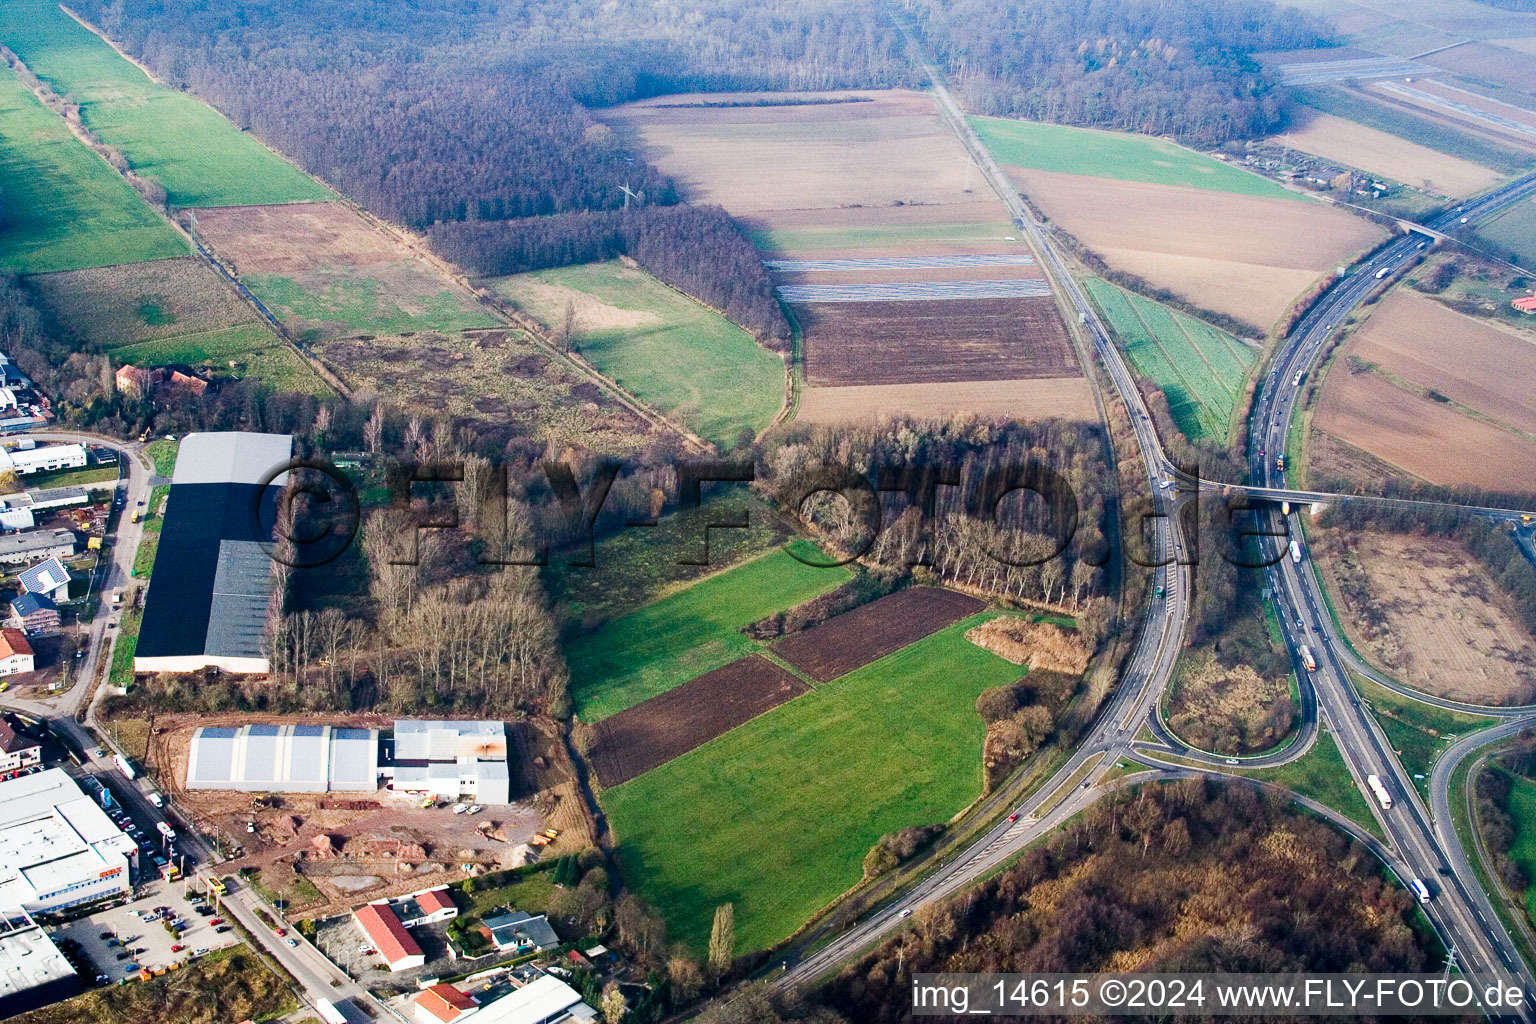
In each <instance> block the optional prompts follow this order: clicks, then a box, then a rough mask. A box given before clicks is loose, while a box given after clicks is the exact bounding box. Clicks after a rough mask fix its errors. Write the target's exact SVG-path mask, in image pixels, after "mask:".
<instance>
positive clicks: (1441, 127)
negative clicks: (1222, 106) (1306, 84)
mask: <svg viewBox="0 0 1536 1024" xmlns="http://www.w3.org/2000/svg"><path fill="white" fill-rule="evenodd" d="M1429 84H1431V83H1424V82H1421V83H1420V85H1421V86H1427V85H1429ZM1296 95H1297V98H1298V99H1299V100H1300V101H1301V102H1302V103H1305V104H1306V105H1307V106H1309V107H1312V108H1313V109H1315V110H1320V111H1322V112H1323V113H1325V114H1330V115H1333V116H1335V117H1340V118H1343V119H1344V120H1347V121H1351V122H1353V123H1355V124H1357V125H1360V126H1362V127H1364V128H1369V129H1371V130H1372V131H1377V132H1382V133H1383V134H1387V135H1392V136H1395V137H1397V138H1399V139H1402V140H1404V141H1406V142H1409V143H1411V144H1413V145H1416V146H1422V147H1424V148H1426V149H1432V150H1434V151H1435V152H1437V153H1442V154H1444V155H1446V156H1450V157H1454V158H1456V159H1459V160H1465V161H1468V162H1470V163H1474V164H1479V165H1481V166H1483V167H1491V168H1492V169H1493V170H1495V171H1498V172H1499V173H1500V174H1504V175H1509V174H1515V173H1518V172H1519V171H1521V170H1524V169H1527V168H1529V167H1530V166H1531V165H1532V164H1533V163H1536V157H1533V155H1532V154H1531V153H1528V152H1523V151H1522V150H1521V148H1520V145H1519V142H1518V141H1517V140H1514V139H1509V138H1503V137H1500V138H1488V137H1486V136H1485V135H1484V134H1483V133H1482V132H1480V131H1477V130H1475V129H1474V128H1473V127H1472V124H1473V123H1472V122H1467V121H1456V120H1453V119H1451V118H1449V117H1448V116H1444V115H1445V112H1443V111H1442V112H1440V113H1436V112H1433V111H1430V110H1422V109H1419V108H1415V107H1411V106H1407V105H1406V104H1403V103H1401V97H1392V96H1391V94H1388V93H1381V92H1379V91H1373V92H1371V93H1366V92H1363V91H1360V90H1358V89H1351V88H1346V87H1342V86H1331V87H1326V88H1318V87H1313V88H1307V89H1299V90H1297V94H1296Z"/></svg>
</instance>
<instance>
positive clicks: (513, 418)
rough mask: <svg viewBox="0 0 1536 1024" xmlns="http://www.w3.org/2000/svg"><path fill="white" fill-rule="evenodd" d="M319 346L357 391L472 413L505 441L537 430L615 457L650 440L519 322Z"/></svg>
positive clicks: (556, 445)
mask: <svg viewBox="0 0 1536 1024" xmlns="http://www.w3.org/2000/svg"><path fill="white" fill-rule="evenodd" d="M318 351H319V354H320V358H321V359H322V360H323V361H324V362H325V364H326V365H327V366H329V367H330V368H331V370H333V371H334V372H335V373H336V374H337V375H338V376H339V377H340V378H341V379H342V380H343V381H344V382H345V383H346V384H347V386H348V387H350V388H351V389H353V390H354V391H360V392H367V391H371V392H373V393H375V394H383V395H390V396H391V397H392V398H394V399H395V400H396V401H399V402H401V403H403V404H406V405H411V406H415V407H417V408H421V409H431V410H434V411H441V412H445V413H447V414H448V415H450V416H453V417H455V418H458V419H462V420H467V421H474V422H476V423H478V424H479V425H480V427H481V432H482V434H484V435H485V436H497V435H498V432H499V436H500V437H501V439H502V440H503V441H509V440H511V439H513V438H533V439H536V440H537V441H539V442H540V443H541V444H543V445H549V446H553V449H554V450H556V451H559V450H562V449H564V448H567V447H574V448H577V449H582V450H586V451H593V452H602V453H604V454H608V455H612V456H614V457H615V458H620V457H623V456H625V455H629V454H632V453H634V452H636V451H638V450H640V449H641V448H642V447H644V446H645V445H646V444H648V443H650V426H649V424H647V423H646V422H645V421H644V420H642V419H641V418H640V417H639V416H637V415H635V414H634V413H632V412H630V411H629V409H627V408H626V407H624V406H622V405H620V404H619V403H618V402H617V400H615V399H614V398H613V397H612V396H611V395H609V394H608V392H606V391H604V390H603V389H602V388H601V387H599V386H598V385H597V384H594V383H593V382H592V381H591V380H590V379H588V378H587V377H585V376H584V375H582V374H581V373H579V372H578V371H577V370H576V369H575V368H574V367H572V366H571V365H570V364H568V363H566V362H564V361H562V360H560V359H558V358H556V357H555V356H552V355H550V354H549V353H547V352H545V351H544V350H543V349H541V348H539V347H538V346H537V345H536V344H535V343H534V342H533V341H532V340H531V339H530V338H528V336H527V335H525V334H523V333H522V332H520V331H514V330H506V329H501V330H483V331H474V332H471V333H467V334H439V333H436V332H432V331H427V332H423V333H420V334H417V335H415V336H414V337H410V338H404V337H396V336H379V337H373V338H367V339H363V338H340V339H335V340H332V341H325V342H322V343H320V345H319V346H318Z"/></svg>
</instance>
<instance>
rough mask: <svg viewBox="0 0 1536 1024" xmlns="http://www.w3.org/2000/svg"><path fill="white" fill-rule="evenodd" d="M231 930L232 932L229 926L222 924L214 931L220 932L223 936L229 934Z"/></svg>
mask: <svg viewBox="0 0 1536 1024" xmlns="http://www.w3.org/2000/svg"><path fill="white" fill-rule="evenodd" d="M229 930H230V928H229V925H227V924H221V925H219V926H218V927H217V928H215V929H214V931H216V932H218V933H219V934H220V935H223V934H224V933H225V932H227V931H229Z"/></svg>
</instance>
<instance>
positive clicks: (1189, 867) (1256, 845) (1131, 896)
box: [718, 779, 1439, 1024]
mask: <svg viewBox="0 0 1536 1024" xmlns="http://www.w3.org/2000/svg"><path fill="white" fill-rule="evenodd" d="M1412 909H1413V901H1412V898H1411V897H1410V896H1409V895H1408V894H1407V893H1406V892H1404V891H1403V890H1402V889H1401V888H1399V887H1398V886H1397V885H1395V884H1393V883H1392V882H1390V881H1388V880H1387V879H1386V878H1384V877H1383V873H1382V871H1381V868H1380V865H1379V864H1378V863H1377V862H1376V860H1375V859H1374V858H1373V857H1372V856H1371V855H1370V853H1368V852H1367V851H1366V850H1365V849H1364V848H1362V847H1361V846H1359V845H1358V844H1357V843H1355V842H1354V841H1353V840H1351V839H1348V838H1346V837H1344V836H1342V835H1340V834H1339V833H1337V832H1335V831H1334V830H1333V829H1331V828H1330V827H1328V826H1327V825H1325V824H1323V823H1322V822H1320V821H1318V820H1317V819H1315V818H1311V817H1307V816H1303V815H1302V814H1300V813H1298V812H1296V811H1295V810H1293V809H1292V808H1291V807H1290V806H1289V802H1288V801H1287V800H1286V799H1285V798H1283V797H1281V796H1278V795H1274V794H1268V793H1261V792H1259V791H1258V790H1255V789H1252V788H1250V787H1248V786H1246V785H1240V784H1236V783H1232V784H1226V785H1223V784H1221V783H1218V782H1215V781H1211V780H1205V779H1190V780H1186V781H1180V782H1174V783H1168V784H1166V785H1146V786H1141V787H1138V788H1136V789H1133V790H1129V791H1124V792H1121V793H1118V794H1115V795H1113V796H1110V797H1106V798H1105V799H1103V800H1101V801H1099V802H1098V803H1097V804H1095V805H1094V806H1093V808H1092V809H1090V810H1089V811H1087V812H1085V813H1084V815H1083V816H1082V817H1080V818H1078V819H1075V820H1074V821H1073V822H1072V823H1070V824H1069V825H1067V826H1066V827H1065V828H1064V829H1063V830H1061V831H1060V832H1057V833H1056V834H1054V835H1053V836H1052V837H1051V838H1050V839H1049V840H1048V841H1047V842H1045V843H1044V844H1043V845H1041V846H1038V847H1035V848H1032V849H1030V850H1029V851H1027V852H1026V853H1025V854H1024V856H1023V858H1022V859H1021V860H1020V861H1019V862H1018V863H1017V864H1015V865H1014V866H1013V867H1011V868H1009V869H1007V870H1006V871H1004V872H1003V873H1002V874H1000V875H998V876H997V877H995V878H992V879H989V880H988V881H985V882H982V883H981V884H980V885H979V886H977V887H976V888H974V889H971V890H968V891H966V892H964V893H962V894H960V895H958V896H956V897H954V898H952V899H950V900H948V901H947V902H945V903H942V904H936V905H933V906H931V907H927V908H924V909H923V910H920V911H918V913H917V915H916V916H915V917H914V919H913V926H912V927H911V928H909V929H907V930H905V931H903V932H902V933H901V934H899V935H897V936H896V937H894V938H891V939H888V940H887V941H886V942H884V943H883V944H882V945H880V946H879V947H878V948H876V949H875V950H874V952H872V953H870V954H868V955H867V956H865V957H864V958H863V959H862V960H860V961H859V962H857V963H856V964H854V965H852V966H851V967H849V968H848V969H847V970H846V971H845V972H844V973H843V974H842V975H841V976H839V977H838V978H837V979H836V980H835V981H833V982H832V983H831V984H830V985H829V986H828V987H827V988H826V989H825V990H823V991H822V992H821V993H819V994H818V996H817V999H818V1001H819V1002H821V1003H823V1004H824V1005H825V1006H826V1007H828V1008H830V1009H832V1010H834V1011H836V1012H838V1013H840V1014H841V1015H842V1016H843V1017H845V1018H846V1019H848V1020H856V1021H859V1022H860V1024H894V1022H897V1021H907V1020H910V1019H911V1005H912V1004H911V978H912V976H913V975H914V974H916V973H918V972H928V971H965V972H994V971H995V972H1036V971H1038V972H1051V971H1231V972H1248V971H1251V972H1286V971H1318V972H1329V971H1367V972H1378V971H1379V972H1414V971H1425V970H1432V969H1434V968H1435V967H1436V966H1437V965H1438V963H1439V958H1438V955H1437V952H1436V951H1433V950H1431V949H1429V948H1427V944H1426V943H1425V942H1424V941H1423V940H1421V939H1420V937H1419V936H1418V935H1417V934H1416V933H1415V930H1414V929H1413V928H1412V927H1411V926H1410V924H1409V914H1410V913H1411V911H1412ZM718 1019H719V1020H721V1021H725V1020H735V1019H737V1018H735V1017H729V1016H721V1017H719V1018H718ZM754 1019H762V1020H765V1021H767V1020H772V1019H773V1018H771V1017H760V1018H754ZM784 1019H794V1018H793V1016H792V1015H786V1016H785V1018H784ZM1028 1019H1030V1020H1039V1021H1047V1020H1055V1019H1058V1018H1052V1017H1033V1016H1032V1017H1030V1018H1028ZM1060 1019H1063V1020H1072V1021H1084V1020H1089V1019H1097V1018H1084V1017H1068V1018H1060ZM1265 1019H1271V1020H1278V1019H1280V1018H1265Z"/></svg>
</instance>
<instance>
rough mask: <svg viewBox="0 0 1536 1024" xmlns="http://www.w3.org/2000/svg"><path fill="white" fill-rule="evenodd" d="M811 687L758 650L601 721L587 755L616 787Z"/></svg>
mask: <svg viewBox="0 0 1536 1024" xmlns="http://www.w3.org/2000/svg"><path fill="white" fill-rule="evenodd" d="M807 689H808V687H807V686H806V685H805V684H804V683H802V682H801V681H800V680H798V679H796V678H795V677H794V676H792V675H790V674H789V673H788V672H786V671H784V670H783V669H782V668H780V667H779V666H777V665H775V664H774V663H773V662H771V661H768V660H767V659H766V658H762V657H760V656H758V655H755V654H754V655H752V656H750V657H746V658H742V659H741V660H740V661H733V662H731V663H730V664H729V665H726V666H724V667H723V668H717V669H715V670H714V671H713V672H708V673H705V674H704V675H702V676H699V678H697V679H695V680H693V681H691V682H687V683H684V684H683V685H682V686H679V687H676V688H675V689H671V690H668V691H667V692H666V693H663V694H661V695H660V696H656V697H652V698H651V699H650V700H648V701H644V702H643V703H640V704H636V705H635V706H634V707H632V708H629V709H628V710H625V711H620V712H619V713H618V714H616V715H613V716H611V717H609V718H605V719H603V720H602V721H601V722H599V723H598V724H597V739H596V742H595V743H594V744H593V747H592V750H591V752H590V754H589V755H588V760H589V761H590V762H591V763H592V766H593V767H594V768H595V769H596V770H597V777H598V779H599V780H600V781H601V782H602V784H603V786H604V787H606V788H609V789H611V788H613V787H614V786H617V785H619V784H620V783H623V782H628V781H629V780H630V779H633V778H635V777H636V776H638V775H644V774H645V773H646V772H648V771H650V770H651V769H652V768H655V767H658V766H659V765H663V764H666V763H667V762H668V761H670V760H672V759H673V758H674V757H679V756H681V755H683V754H686V753H688V751H690V750H692V749H693V748H694V747H697V746H699V745H701V744H703V743H707V742H709V741H710V740H712V739H714V738H715V737H716V736H719V735H721V734H723V733H726V732H729V731H730V730H732V729H734V728H736V727H737V726H738V725H740V724H742V723H743V722H746V721H750V720H751V719H753V718H756V717H757V716H758V715H761V714H762V713H763V712H765V711H771V710H772V709H774V708H776V707H778V706H779V705H780V704H783V703H784V702H785V701H788V700H792V699H793V698H795V697H798V696H799V695H800V694H802V693H805V692H806V690H807Z"/></svg>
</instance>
